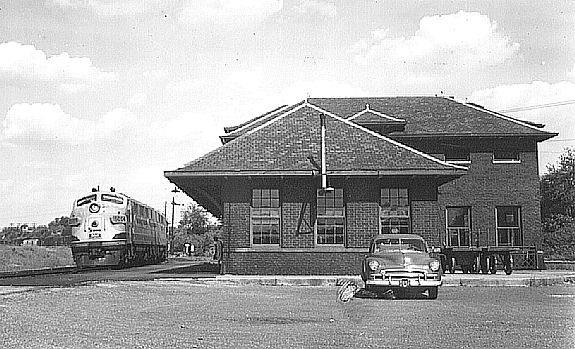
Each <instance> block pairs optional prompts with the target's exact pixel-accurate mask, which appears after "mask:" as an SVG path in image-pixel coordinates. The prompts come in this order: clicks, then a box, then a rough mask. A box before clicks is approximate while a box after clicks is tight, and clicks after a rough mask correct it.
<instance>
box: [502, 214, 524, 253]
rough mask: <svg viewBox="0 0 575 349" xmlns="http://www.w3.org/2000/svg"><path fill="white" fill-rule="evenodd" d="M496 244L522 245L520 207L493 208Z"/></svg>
mask: <svg viewBox="0 0 575 349" xmlns="http://www.w3.org/2000/svg"><path fill="white" fill-rule="evenodd" d="M495 215H496V221H497V245H498V246H523V231H522V229H521V207H519V206H499V207H496V208H495Z"/></svg>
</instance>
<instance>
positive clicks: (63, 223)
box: [48, 216, 72, 236]
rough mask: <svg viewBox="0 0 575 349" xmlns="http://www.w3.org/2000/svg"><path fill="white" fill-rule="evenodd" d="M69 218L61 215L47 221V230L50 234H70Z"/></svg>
mask: <svg viewBox="0 0 575 349" xmlns="http://www.w3.org/2000/svg"><path fill="white" fill-rule="evenodd" d="M69 223H70V218H69V217H65V216H62V217H60V218H55V219H54V220H53V221H52V222H50V223H48V230H50V232H51V233H52V234H59V235H62V236H70V235H72V227H70V224H69Z"/></svg>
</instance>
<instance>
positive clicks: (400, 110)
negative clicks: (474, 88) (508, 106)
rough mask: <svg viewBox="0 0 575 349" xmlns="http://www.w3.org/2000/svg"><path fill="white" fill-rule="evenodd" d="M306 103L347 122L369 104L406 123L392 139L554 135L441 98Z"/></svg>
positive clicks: (468, 105)
mask: <svg viewBox="0 0 575 349" xmlns="http://www.w3.org/2000/svg"><path fill="white" fill-rule="evenodd" d="M309 102H310V103H312V104H314V105H317V106H318V107H321V108H323V109H325V110H328V111H330V112H332V113H335V114H337V115H340V116H341V117H343V118H349V117H351V116H352V115H354V114H356V113H357V112H359V111H361V110H362V109H364V108H365V105H366V104H369V106H370V109H372V110H375V111H378V112H380V113H383V114H386V115H389V116H391V117H394V118H398V119H403V120H406V122H407V123H406V126H405V130H404V131H403V132H397V133H394V134H393V136H394V137H395V136H425V135H434V136H441V135H457V136H506V135H516V136H534V137H540V138H543V139H546V138H551V137H553V136H554V135H555V134H553V133H550V132H546V131H543V130H540V129H538V128H537V127H535V126H534V125H533V124H532V123H527V122H522V121H520V120H518V119H514V118H510V117H507V116H505V115H502V114H499V113H495V112H493V111H490V110H488V109H485V108H482V107H479V106H477V105H474V104H464V103H459V102H457V101H455V100H453V99H450V98H443V97H375V98H313V99H309Z"/></svg>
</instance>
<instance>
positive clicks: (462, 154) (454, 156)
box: [444, 148, 471, 164]
mask: <svg viewBox="0 0 575 349" xmlns="http://www.w3.org/2000/svg"><path fill="white" fill-rule="evenodd" d="M444 155H445V161H447V162H453V163H465V164H467V163H470V162H471V156H470V154H469V150H467V149H463V148H454V149H449V150H446V151H445V152H444Z"/></svg>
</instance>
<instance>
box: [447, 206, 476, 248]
mask: <svg viewBox="0 0 575 349" xmlns="http://www.w3.org/2000/svg"><path fill="white" fill-rule="evenodd" d="M446 215H447V245H448V246H471V239H470V235H471V207H448V208H447V209H446Z"/></svg>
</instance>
